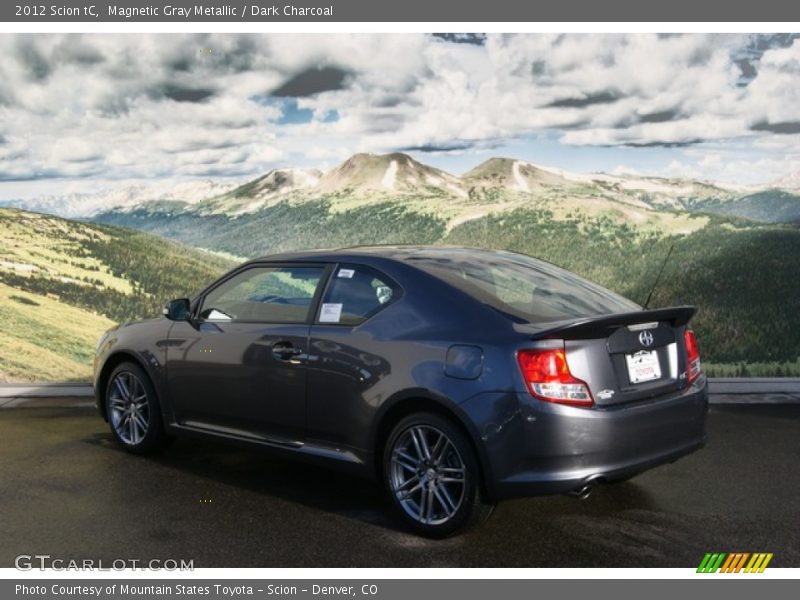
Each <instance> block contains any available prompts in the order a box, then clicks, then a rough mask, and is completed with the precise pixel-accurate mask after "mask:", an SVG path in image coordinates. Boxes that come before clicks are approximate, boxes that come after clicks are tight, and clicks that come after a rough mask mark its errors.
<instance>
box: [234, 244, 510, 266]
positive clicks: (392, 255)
mask: <svg viewBox="0 0 800 600" xmlns="http://www.w3.org/2000/svg"><path fill="white" fill-rule="evenodd" d="M467 253H469V254H470V255H472V256H474V255H475V254H483V255H487V254H489V255H494V256H497V255H498V254H501V253H503V254H505V252H502V251H498V250H486V249H483V248H469V247H466V246H420V245H416V246H403V245H385V246H383V245H377V246H351V247H349V248H337V249H332V250H308V251H304V252H285V253H281V254H272V255H269V256H263V257H261V258H257V259H254V260H252V261H250V262H281V261H313V260H319V261H344V260H363V259H365V258H379V259H381V258H382V259H387V260H392V261H397V262H406V261H407V260H409V259H411V258H434V259H436V258H438V259H447V258H458V257H463V256H464V255H465V254H467Z"/></svg>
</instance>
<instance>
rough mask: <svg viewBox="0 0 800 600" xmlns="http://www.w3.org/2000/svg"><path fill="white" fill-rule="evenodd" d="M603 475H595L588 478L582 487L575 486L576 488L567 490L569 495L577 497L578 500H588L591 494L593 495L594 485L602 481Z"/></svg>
mask: <svg viewBox="0 0 800 600" xmlns="http://www.w3.org/2000/svg"><path fill="white" fill-rule="evenodd" d="M602 481H603V476H602V475H593V476H592V477H589V478H588V479H586V480H585V481H584V482H583V484H582V485H581V486H580V487H577V488H575V489H574V490H572V491H570V492H567V495H568V496H571V497H573V498H577V499H578V500H586V499H587V498H588V497H589V496H591V495H592V490H593V489H594V486H596V485H597V484H599V483H602Z"/></svg>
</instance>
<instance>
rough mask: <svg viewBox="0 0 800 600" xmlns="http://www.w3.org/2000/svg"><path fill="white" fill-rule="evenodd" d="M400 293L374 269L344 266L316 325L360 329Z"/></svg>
mask: <svg viewBox="0 0 800 600" xmlns="http://www.w3.org/2000/svg"><path fill="white" fill-rule="evenodd" d="M401 293H402V291H401V289H400V288H399V287H398V286H397V284H396V283H394V282H393V281H392V280H391V279H389V278H388V277H387V276H386V275H384V274H383V273H381V272H380V271H378V270H376V269H373V268H372V267H366V266H363V265H353V264H341V265H339V266H338V267H337V268H336V270H335V271H334V272H333V274H332V276H331V282H330V284H329V285H328V289H327V290H326V291H325V296H324V297H323V299H322V304H321V305H320V309H319V315H318V317H317V322H318V323H320V324H323V325H325V324H328V325H332V324H333V325H351V326H352V325H358V324H360V323H363V322H364V321H365V320H366V319H368V318H370V317H371V316H373V315H374V314H376V313H377V312H379V311H381V310H382V309H384V308H385V307H387V306H388V305H389V304H391V303H392V302H394V301H395V300H397V299H398V298H399V296H400V294H401Z"/></svg>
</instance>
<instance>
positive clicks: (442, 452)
mask: <svg viewBox="0 0 800 600" xmlns="http://www.w3.org/2000/svg"><path fill="white" fill-rule="evenodd" d="M383 467H384V468H383V477H384V482H385V485H386V488H387V491H388V492H389V495H390V497H391V501H392V503H393V504H394V506H395V508H396V509H397V512H398V514H399V515H400V517H401V518H402V519H403V521H404V522H405V523H406V524H408V525H409V526H410V527H411V528H412V529H414V530H415V531H416V532H418V533H421V534H422V535H426V536H429V537H447V536H450V535H454V534H457V533H462V532H464V531H466V530H467V529H469V528H471V527H474V526H475V525H477V524H479V523H481V522H482V521H484V520H485V519H486V518H487V517H488V516H489V514H490V513H491V511H492V508H493V506H492V505H491V504H490V503H488V502H486V501H485V499H484V498H483V495H482V493H481V486H480V471H479V468H478V461H477V458H476V457H475V453H474V452H473V450H472V447H471V445H470V444H469V441H468V440H467V438H466V436H465V435H464V434H463V432H462V431H461V430H460V429H459V428H458V427H456V426H455V425H454V424H453V423H452V422H451V421H449V420H448V419H446V418H444V417H442V416H441V415H437V414H434V413H419V414H415V415H411V416H409V417H406V418H405V419H403V420H401V421H400V422H399V423H398V424H397V425H396V426H395V428H394V429H393V430H392V433H391V435H389V439H388V442H387V444H386V448H385V451H384V463H383Z"/></svg>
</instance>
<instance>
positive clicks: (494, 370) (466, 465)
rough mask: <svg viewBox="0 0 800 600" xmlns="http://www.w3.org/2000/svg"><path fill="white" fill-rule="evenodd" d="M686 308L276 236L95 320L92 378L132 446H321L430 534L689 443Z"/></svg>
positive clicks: (490, 254) (493, 261)
mask: <svg viewBox="0 0 800 600" xmlns="http://www.w3.org/2000/svg"><path fill="white" fill-rule="evenodd" d="M693 313H694V308H693V307H690V306H679V307H671V308H660V309H655V310H643V309H642V308H641V307H640V306H639V305H637V304H635V303H633V302H631V301H629V300H626V299H624V298H622V297H620V296H618V295H616V294H614V293H613V292H610V291H609V290H607V289H604V288H602V287H600V286H597V285H595V284H593V283H590V282H588V281H586V280H584V279H582V278H580V277H578V276H576V275H574V274H572V273H570V272H568V271H565V270H562V269H560V268H558V267H555V266H553V265H551V264H549V263H546V262H543V261H540V260H536V259H534V258H530V257H528V256H524V255H521V254H515V253H511V252H497V251H489V250H477V249H469V248H450V247H368V248H367V247H359V248H352V249H344V250H335V251H315V252H298V253H292V254H282V255H277V256H270V257H266V258H262V259H257V260H253V261H250V262H247V263H245V264H243V265H241V266H240V267H237V268H236V269H234V270H233V271H231V272H229V273H227V274H226V275H224V276H223V277H221V278H220V279H219V280H217V281H215V282H214V283H212V284H211V285H210V286H208V288H206V289H205V290H203V291H201V292H200V293H199V294H197V296H195V297H194V298H192V299H179V300H173V301H171V302H170V303H169V304H168V305H167V307H166V308H165V311H164V316H163V317H161V318H157V319H152V320H147V321H141V322H136V323H129V324H126V325H123V326H119V327H116V328H114V329H112V330H110V331H108V332H107V333H106V334H104V336H103V337H102V339H101V340H100V342H99V344H98V350H97V355H96V360H95V390H96V396H97V404H98V408H99V410H100V412H101V414H102V416H103V417H104V418H105V419H106V420H107V421H108V422H109V424H110V427H111V431H112V433H113V435H114V437H115V438H116V440H117V441H118V442H119V443H120V444H121V445H122V446H123V447H124V448H125V449H126V450H128V451H130V452H133V453H139V454H143V453H147V452H151V451H155V450H157V449H160V448H162V447H163V446H164V445H165V444H166V442H167V441H169V440H170V439H171V438H172V437H174V436H179V435H195V436H205V437H214V438H219V439H225V440H230V441H234V442H239V443H244V444H248V445H251V446H254V447H260V448H265V449H269V450H272V451H274V452H276V453H278V454H280V455H282V456H287V457H297V458H302V459H306V460H309V461H315V462H319V463H324V464H327V465H330V466H333V467H337V468H340V469H343V470H345V471H348V472H350V473H354V474H357V475H361V476H367V477H372V478H375V479H376V480H377V481H379V482H381V483H382V485H383V486H385V488H386V490H387V493H388V494H387V495H388V497H389V499H390V502H391V503H392V505H393V506H394V507H395V509H396V512H397V514H398V515H399V517H400V518H401V519H402V520H403V521H404V522H405V523H407V524H408V525H409V526H410V527H411V528H413V529H414V530H415V531H417V532H419V533H421V534H424V535H429V536H435V537H442V536H447V535H452V534H454V533H457V532H460V531H463V530H464V529H466V528H468V527H470V526H473V525H475V524H477V523H479V522H481V521H482V520H483V519H485V518H486V517H487V516H488V515H489V513H490V512H491V508H492V507H493V506H494V505H495V504H496V503H497V502H498V501H500V500H503V499H506V498H515V497H520V496H534V495H540V494H556V493H571V494H573V495H576V496H579V497H585V496H587V495H588V493H589V491H590V490H591V489H592V487H593V486H595V485H597V484H600V483H605V482H612V481H618V480H623V479H627V478H630V477H631V476H633V475H636V474H637V473H640V472H642V471H644V470H646V469H649V468H651V467H654V466H656V465H660V464H663V463H667V462H671V461H674V460H676V459H678V458H680V457H681V456H684V455H686V454H688V453H690V452H692V451H694V450H696V449H698V448H700V447H701V446H702V445H703V444H704V442H705V439H706V436H705V420H706V412H707V384H706V378H705V376H704V375H703V373H702V371H701V368H700V359H699V355H698V351H697V343H696V340H695V335H694V333H693V332H692V330H691V329H690V328H689V320H690V319H691V317H692V315H693Z"/></svg>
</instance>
